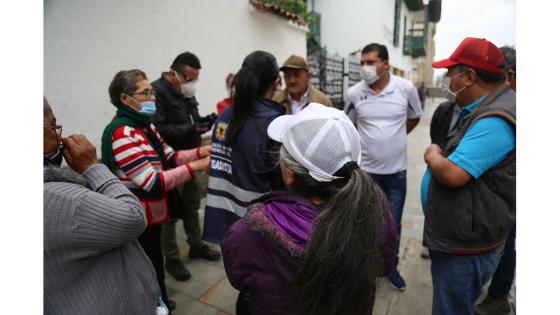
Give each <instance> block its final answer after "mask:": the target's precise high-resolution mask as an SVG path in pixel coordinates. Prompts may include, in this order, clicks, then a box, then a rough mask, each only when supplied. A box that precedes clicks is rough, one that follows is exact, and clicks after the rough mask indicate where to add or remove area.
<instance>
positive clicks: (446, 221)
mask: <svg viewBox="0 0 560 315" xmlns="http://www.w3.org/2000/svg"><path fill="white" fill-rule="evenodd" d="M490 116H494V117H496V116H497V117H501V118H503V119H505V120H506V121H507V122H509V123H510V124H511V125H512V126H513V128H515V93H514V92H513V91H512V90H511V89H509V88H508V87H505V86H502V87H501V88H499V89H498V90H497V91H496V92H495V93H493V94H491V95H489V96H487V97H486V98H485V99H484V100H483V102H482V103H481V104H480V105H479V106H477V108H476V109H475V110H474V111H473V112H472V113H470V114H469V115H467V116H466V117H465V119H464V120H463V123H462V124H460V125H458V126H457V127H456V129H455V130H454V131H453V135H452V136H451V137H450V138H448V139H449V140H448V141H447V142H446V143H445V144H444V146H442V149H443V155H444V156H445V157H447V156H449V155H450V154H451V153H453V151H454V150H455V149H456V148H457V146H458V144H459V142H460V141H461V139H462V138H463V136H464V135H465V133H466V132H467V130H468V128H469V127H470V126H471V125H472V124H473V123H474V122H476V121H477V120H479V119H482V118H485V117H490ZM515 199H516V198H515V149H514V150H513V151H512V152H510V153H509V154H508V156H507V157H506V158H505V159H504V160H503V161H502V162H501V163H499V164H498V165H496V166H494V167H493V168H491V169H489V170H488V171H486V172H485V173H484V174H483V175H482V176H481V177H480V178H479V179H478V180H475V179H474V178H473V179H471V180H470V181H469V182H468V183H467V184H466V185H464V186H462V187H459V188H451V187H448V186H445V185H443V184H441V183H439V182H438V181H437V180H436V179H435V178H433V177H432V180H431V182H430V184H429V188H428V198H427V203H426V205H427V207H426V208H427V209H426V218H425V222H424V240H423V243H424V246H426V247H428V248H429V249H432V250H438V251H443V252H448V253H453V254H481V253H485V252H489V251H492V250H493V249H495V248H497V247H499V246H501V245H502V244H503V243H504V242H505V240H506V238H507V236H508V233H509V231H510V229H511V228H512V226H513V224H514V223H515Z"/></svg>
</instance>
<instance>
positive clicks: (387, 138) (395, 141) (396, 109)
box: [345, 43, 422, 291]
mask: <svg viewBox="0 0 560 315" xmlns="http://www.w3.org/2000/svg"><path fill="white" fill-rule="evenodd" d="M360 64H361V65H362V68H361V70H360V75H361V77H362V81H360V82H358V83H357V84H356V85H354V86H352V87H351V88H350V89H349V90H348V98H347V103H346V106H345V112H346V114H347V115H348V116H349V117H350V119H351V120H352V121H353V122H354V124H355V125H356V128H357V129H358V133H359V134H360V137H361V145H362V162H361V165H360V167H361V168H362V169H363V170H364V171H366V172H367V173H368V174H369V175H370V176H371V178H373V180H375V182H377V183H378V184H379V185H380V186H381V188H382V189H383V191H384V192H385V194H386V195H387V200H388V201H389V204H390V209H391V214H392V215H393V217H394V218H395V221H396V222H397V228H398V231H399V235H400V232H401V218H402V212H403V206H404V200H405V196H406V135H407V134H408V133H409V132H411V131H412V129H414V127H416V125H418V122H419V121H420V116H422V106H421V103H420V98H419V97H418V92H417V91H416V88H415V87H414V85H413V84H412V82H410V81H408V80H405V79H403V78H401V77H398V76H395V75H392V74H391V73H390V72H389V71H390V65H389V53H388V52H387V47H385V46H384V45H381V44H375V43H372V44H369V45H367V46H365V47H364V49H362V56H361V60H360ZM395 255H396V257H395V262H394V264H393V267H392V269H391V273H390V274H389V281H390V283H391V285H392V286H393V288H395V289H396V290H399V291H404V290H405V288H406V283H405V281H404V279H403V278H402V277H401V275H400V274H399V272H398V270H397V264H398V246H397V252H396V253H395Z"/></svg>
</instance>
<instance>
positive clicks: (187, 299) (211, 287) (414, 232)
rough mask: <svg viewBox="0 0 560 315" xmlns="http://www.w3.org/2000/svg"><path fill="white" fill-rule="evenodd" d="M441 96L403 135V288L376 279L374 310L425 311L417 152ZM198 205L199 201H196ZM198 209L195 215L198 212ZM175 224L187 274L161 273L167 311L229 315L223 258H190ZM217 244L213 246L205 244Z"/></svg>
mask: <svg viewBox="0 0 560 315" xmlns="http://www.w3.org/2000/svg"><path fill="white" fill-rule="evenodd" d="M443 101H444V99H441V98H439V99H438V98H436V99H435V100H434V101H432V100H431V99H427V100H426V107H425V108H424V111H425V112H424V115H423V117H422V118H421V120H420V123H419V124H418V126H417V127H416V129H415V130H414V131H413V132H412V133H411V134H410V135H409V136H408V170H407V179H408V183H407V185H408V186H407V187H408V189H407V195H406V202H405V205H404V214H403V219H402V240H401V245H400V246H401V247H400V252H399V253H400V257H401V258H400V261H399V270H400V272H401V274H402V276H403V277H404V279H405V280H406V283H407V288H406V291H404V292H397V291H395V290H393V289H392V288H391V287H390V286H389V284H388V281H387V280H386V279H380V281H379V285H378V292H377V298H376V303H375V307H374V312H373V313H374V314H375V315H400V314H403V315H408V314H419V315H420V314H431V308H432V283H431V274H430V260H429V259H423V258H421V257H420V251H421V249H422V229H423V224H424V216H423V214H422V208H421V204H420V182H421V179H422V175H423V174H424V170H425V168H426V165H425V163H424V159H423V154H424V150H425V149H426V147H427V146H428V145H429V144H430V140H429V128H430V121H431V117H432V114H433V112H434V110H435V108H436V106H437V104H439V103H441V102H443ZM201 204H202V205H204V200H203V201H202V203H201ZM203 214H204V213H203V210H201V218H202V216H203ZM178 224H179V225H178V226H177V243H178V245H179V249H180V251H181V258H182V260H183V262H185V263H186V266H187V268H188V269H189V270H190V272H191V273H192V278H191V279H189V280H188V281H186V282H179V281H175V280H174V279H173V278H172V277H171V276H170V275H167V277H166V283H167V287H168V295H169V297H170V299H172V300H174V301H175V302H177V308H176V309H175V311H173V314H176V315H186V314H196V315H226V314H235V302H236V299H237V290H236V289H234V288H233V287H231V285H230V284H229V282H228V280H227V277H226V274H225V271H224V268H223V262H222V261H221V260H220V261H217V262H208V261H204V260H190V259H189V258H188V245H187V243H186V242H185V234H184V230H183V228H182V225H181V224H180V222H178ZM211 246H212V247H213V248H214V249H219V246H218V245H211Z"/></svg>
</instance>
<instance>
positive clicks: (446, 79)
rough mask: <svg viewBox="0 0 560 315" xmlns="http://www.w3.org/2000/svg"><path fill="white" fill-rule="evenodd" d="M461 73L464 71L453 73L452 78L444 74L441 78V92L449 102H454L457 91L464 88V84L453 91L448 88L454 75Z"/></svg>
mask: <svg viewBox="0 0 560 315" xmlns="http://www.w3.org/2000/svg"><path fill="white" fill-rule="evenodd" d="M463 73H464V72H461V73H458V74H456V75H454V76H453V77H452V78H450V77H448V76H445V77H444V78H443V81H442V82H441V85H442V89H443V94H444V95H445V97H446V98H447V100H448V101H450V102H451V103H455V102H456V101H457V95H458V94H459V92H461V91H462V90H464V89H465V88H466V86H463V87H462V88H460V89H459V90H457V91H455V92H453V91H451V90H450V89H449V85H450V84H451V80H453V79H455V78H456V77H458V76H460V75H461V74H463Z"/></svg>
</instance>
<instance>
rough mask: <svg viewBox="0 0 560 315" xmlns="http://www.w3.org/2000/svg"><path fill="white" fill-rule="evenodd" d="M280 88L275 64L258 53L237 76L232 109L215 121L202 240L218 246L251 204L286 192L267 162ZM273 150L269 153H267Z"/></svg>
mask: <svg viewBox="0 0 560 315" xmlns="http://www.w3.org/2000/svg"><path fill="white" fill-rule="evenodd" d="M279 85H280V72H279V70H278V64H277V63H276V58H274V56H273V55H271V54H270V53H268V52H264V51H254V52H252V53H251V54H249V55H248V56H247V57H245V59H244V60H243V64H242V66H241V69H240V70H239V72H237V74H236V75H235V83H234V88H235V93H234V96H233V105H232V106H231V107H228V108H227V109H226V110H225V111H224V112H223V113H222V115H220V117H219V118H218V120H217V121H216V124H215V126H214V129H213V132H212V159H211V167H210V179H209V181H208V195H207V201H206V209H205V215H204V239H205V240H207V241H209V242H213V243H220V242H221V241H222V238H223V237H224V235H225V234H226V232H227V230H228V229H229V227H230V226H231V225H232V224H233V223H234V222H235V221H237V220H238V219H239V218H240V217H242V216H243V215H245V212H246V208H247V206H249V204H250V201H251V200H253V199H255V198H258V197H260V196H261V195H262V194H264V193H267V192H269V191H271V190H273V189H279V188H280V189H281V188H283V187H284V186H283V183H282V176H281V174H280V169H279V168H278V167H277V166H275V165H274V163H273V162H271V160H272V159H271V158H270V157H269V156H268V155H269V154H270V152H272V149H273V148H272V142H271V141H270V140H267V135H266V128H267V127H268V125H269V124H270V122H271V121H272V120H273V119H274V118H276V117H278V116H280V115H284V113H285V111H286V109H285V108H284V107H283V106H282V105H280V104H278V103H276V102H274V101H272V96H273V95H274V92H275V91H276V90H277V88H278V86H279ZM269 146H270V147H269Z"/></svg>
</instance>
